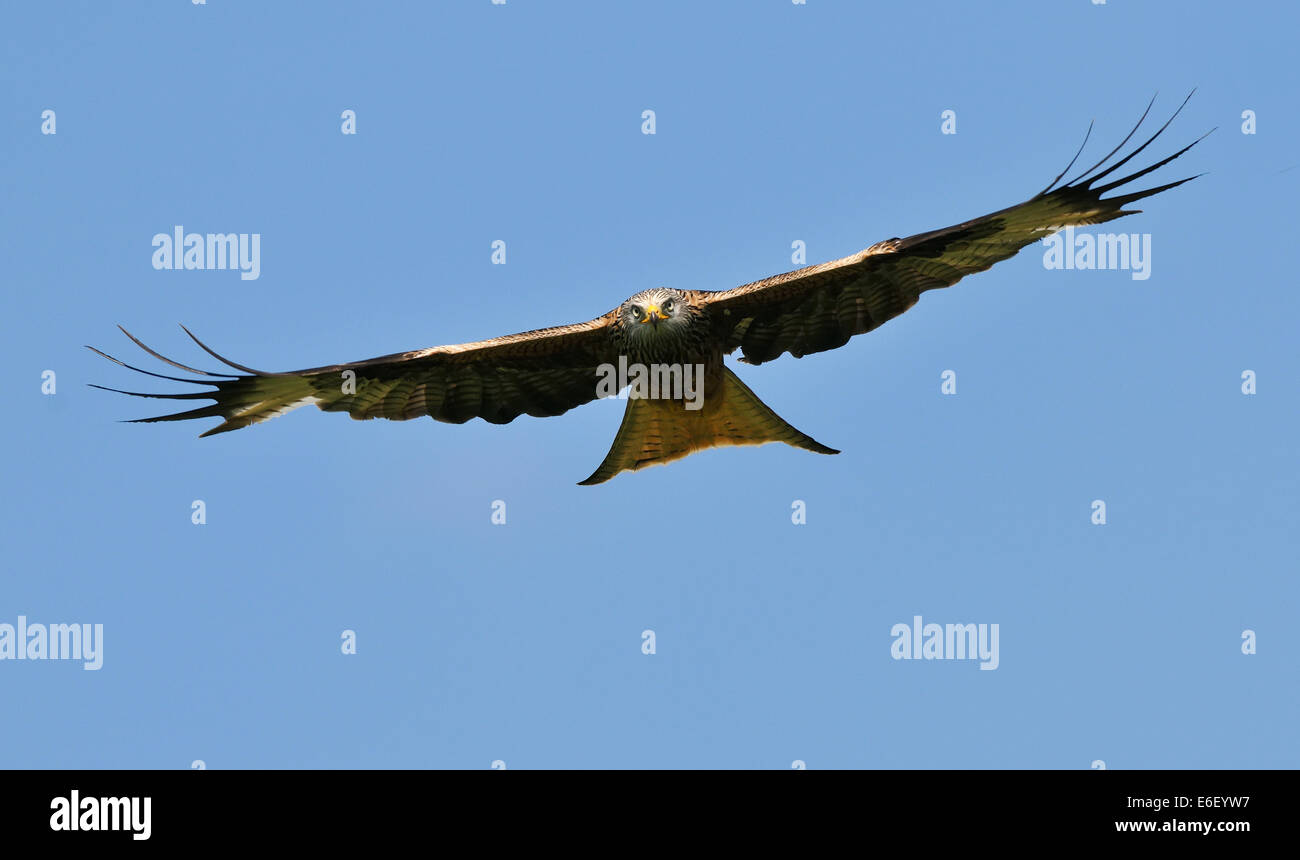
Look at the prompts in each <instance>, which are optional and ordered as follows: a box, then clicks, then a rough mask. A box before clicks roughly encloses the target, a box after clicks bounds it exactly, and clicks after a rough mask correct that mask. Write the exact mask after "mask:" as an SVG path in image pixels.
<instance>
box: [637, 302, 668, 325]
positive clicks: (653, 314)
mask: <svg viewBox="0 0 1300 860" xmlns="http://www.w3.org/2000/svg"><path fill="white" fill-rule="evenodd" d="M661 319H667V317H665V316H664V314H663V311H661V310H659V306H658V305H646V308H645V316H644V317H642V318H641V324H642V325H644V324H646V323H654V324H655V325H659V320H661Z"/></svg>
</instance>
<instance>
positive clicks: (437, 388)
mask: <svg viewBox="0 0 1300 860" xmlns="http://www.w3.org/2000/svg"><path fill="white" fill-rule="evenodd" d="M612 321H613V312H612V311H611V312H610V313H608V314H606V315H604V316H602V317H598V318H596V319H594V320H591V321H589V322H585V323H575V324H573V325H565V326H557V327H555V328H548V329H539V330H537V331H530V332H524V333H522V334H515V335H507V336H505V337H498V338H494V339H492V340H485V341H478V342H476V343H463V344H456V345H453V346H439V347H434V348H432V349H423V350H416V351H414V352H402V353H394V354H393V355H386V356H381V357H379V358H372V359H368V360H366V361H356V362H351V363H348V364H335V365H330V366H328V367H313V368H309V369H306V370H295V371H290V372H287V373H268V372H265V371H259V370H254V369H253V368H251V367H245V366H244V365H241V364H236V363H235V362H233V361H230V360H229V359H226V358H223V357H222V356H220V355H218V354H217V353H216V352H214V351H213V350H211V349H209V348H208V347H207V346H206V345H205V344H204V343H203V342H202V341H200V340H199V339H198V338H196V337H194V335H193V334H191V333H190V331H189V330H188V329H185V333H186V334H188V335H189V336H190V337H191V338H193V339H194V342H195V343H197V344H198V345H199V346H200V347H201V348H202V349H203V350H204V351H206V352H207V353H208V354H209V355H211V356H213V357H214V358H216V359H217V360H218V361H221V362H222V363H224V364H226V365H228V366H229V367H231V368H233V369H235V370H238V371H242V373H240V374H230V373H210V372H208V371H204V370H199V369H197V368H193V367H188V366H186V365H183V364H179V363H177V362H175V361H172V360H171V359H169V358H167V357H165V356H163V355H160V354H159V353H157V352H155V351H154V350H152V349H150V348H149V347H147V346H145V345H144V344H143V343H141V342H140V341H139V340H138V339H136V338H135V336H133V335H132V334H131V333H130V332H127V331H126V329H122V331H123V333H124V334H126V336H127V337H129V338H131V340H133V341H135V343H136V344H137V345H138V346H139V347H140V348H141V349H143V350H145V351H146V352H148V353H149V354H150V355H152V356H154V357H155V358H157V359H159V360H161V361H164V362H166V363H167V364H170V365H172V366H173V367H177V368H180V369H181V370H184V371H187V372H189V373H194V374H198V375H199V376H200V377H202V378H200V379H185V378H181V377H176V376H165V375H163V374H158V373H152V372H150V371H147V370H141V369H140V368H138V367H132V366H131V365H129V364H126V363H125V362H123V361H119V360H118V359H116V358H114V357H113V356H111V355H108V354H107V353H104V352H101V351H100V350H98V349H95V348H94V347H89V348H90V349H92V350H94V351H95V352H97V353H99V354H100V355H102V356H104V357H105V358H107V359H109V360H110V361H113V362H116V363H117V364H120V365H122V366H124V367H127V368H130V369H131V370H135V371H138V372H140V373H146V374H148V375H150V376H155V377H159V378H162V379H171V380H174V381H177V382H190V383H195V384H200V385H206V386H210V387H212V388H213V389H215V390H212V391H188V392H184V393H176V394H150V393H144V392H138V391H121V390H120V389H116V388H105V387H104V386H101V385H97V386H95V387H96V388H105V390H107V391H117V392H118V393H121V394H131V395H134V396H137V397H152V398H159V399H165V400H214V401H216V402H215V403H213V404H211V405H208V406H203V407H200V408H198V409H191V410H188V411H185V412H178V413H173V414H170V415H159V416H156V417H153V418H140V419H136V420H137V422H145V423H149V422H154V421H181V420H185V419H189V418H209V417H221V418H224V419H225V422H224V423H223V424H220V425H218V426H216V427H213V428H212V429H211V430H208V431H207V432H205V433H203V434H201V435H203V436H211V435H212V434H214V433H225V432H227V431H230V430H238V429H239V428H241V427H247V426H248V425H250V424H256V423H258V422H260V421H265V420H267V419H269V418H274V417H275V416H277V415H281V414H283V413H285V412H288V411H289V410H291V409H295V408H297V407H299V406H304V405H306V404H309V403H314V404H316V405H317V406H318V407H320V408H321V409H323V410H325V411H326V412H347V413H348V414H350V415H351V416H352V417H353V418H358V419H366V418H389V419H393V420H396V421H405V420H407V419H410V418H416V417H419V416H422V415H428V416H430V417H432V418H435V419H437V420H438V421H446V422H448V423H452V424H462V423H464V422H466V421H468V420H469V419H471V418H482V419H484V420H486V421H490V422H492V423H494V424H505V423H507V422H510V421H512V420H514V419H515V418H517V417H518V416H519V415H521V414H525V413H526V414H528V415H536V416H551V415H560V414H562V413H564V412H567V411H568V410H570V409H572V408H574V407H575V406H580V405H582V404H584V403H588V402H590V401H592V400H595V399H596V392H597V382H598V373H597V367H598V366H599V365H600V364H601V363H604V362H609V361H614V360H617V359H616V358H615V357H613V356H614V352H615V351H614V347H613V345H612V342H611V340H610V336H609V326H610V325H611V324H612ZM182 328H184V326H182Z"/></svg>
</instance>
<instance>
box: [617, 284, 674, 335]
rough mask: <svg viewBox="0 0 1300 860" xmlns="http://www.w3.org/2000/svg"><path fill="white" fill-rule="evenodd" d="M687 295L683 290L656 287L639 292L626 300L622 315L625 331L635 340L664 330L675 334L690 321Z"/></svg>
mask: <svg viewBox="0 0 1300 860" xmlns="http://www.w3.org/2000/svg"><path fill="white" fill-rule="evenodd" d="M685 311H686V294H685V293H683V292H682V291H680V290H673V289H669V288H667V287H657V288H655V289H653V290H646V291H645V292H642V293H637V294H636V295H635V296H633V297H632V298H630V299H628V300H627V301H625V302H623V305H622V307H620V308H619V315H620V316H621V317H622V320H623V330H624V331H626V332H627V333H628V336H629V337H631V338H634V339H640V338H645V337H651V336H655V335H658V334H662V333H675V332H676V331H677V330H678V329H680V327H681V326H683V325H686V324H687V320H686V316H685Z"/></svg>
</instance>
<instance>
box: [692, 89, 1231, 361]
mask: <svg viewBox="0 0 1300 860" xmlns="http://www.w3.org/2000/svg"><path fill="white" fill-rule="evenodd" d="M1188 98H1189V99H1190V98H1191V95H1188ZM1152 101H1153V102H1154V99H1153V100H1152ZM1183 104H1184V105H1186V104H1187V101H1186V100H1184V101H1183ZM1150 110H1151V106H1150V105H1148V106H1147V110H1146V112H1144V113H1143V114H1142V118H1141V119H1140V120H1138V124H1137V126H1135V127H1134V128H1133V130H1132V131H1130V132H1129V133H1128V136H1127V137H1125V138H1124V140H1123V141H1121V142H1120V144H1119V146H1117V147H1115V149H1113V150H1112V151H1111V152H1110V153H1109V154H1108V155H1107V156H1106V157H1105V158H1103V159H1102V160H1101V161H1099V162H1098V163H1097V164H1095V165H1093V166H1092V167H1091V168H1089V169H1088V170H1085V171H1084V172H1083V173H1082V174H1081V175H1080V176H1078V177H1076V178H1075V179H1073V180H1070V181H1069V182H1067V183H1066V184H1065V185H1062V186H1060V187H1057V183H1058V182H1060V180H1061V178H1062V177H1063V176H1065V174H1066V173H1067V172H1068V171H1069V170H1070V168H1071V167H1073V166H1074V161H1075V160H1077V159H1078V157H1079V154H1081V153H1082V151H1083V147H1080V149H1079V153H1076V154H1075V157H1074V160H1071V162H1070V163H1069V164H1068V165H1066V168H1065V170H1063V171H1061V173H1060V174H1059V175H1058V176H1057V177H1056V179H1055V180H1053V181H1052V183H1051V184H1050V185H1048V186H1047V188H1045V189H1044V190H1043V191H1041V192H1040V193H1038V194H1037V195H1035V196H1034V197H1031V198H1030V199H1029V200H1026V201H1025V202H1024V203H1021V204H1019V205H1017V206H1012V207H1010V208H1007V209H1003V210H1001V211H999V212H994V213H992V214H990V215H985V216H983V217H981V218H976V219H974V220H972V221H967V222H965V223H963V224H958V225H956V226H953V227H948V228H946V229H943V230H934V231H931V232H928V233H919V234H917V235H915V236H910V237H908V238H906V239H889V240H886V241H884V242H879V243H877V244H875V245H872V246H871V247H870V248H868V249H867V250H865V251H862V252H860V253H858V254H853V255H851V256H848V257H845V258H843V259H840V260H835V261H833V262H830V263H822V264H820V265H816V266H809V267H807V268H804V269H799V270H798V271H795V272H789V273H787V274H784V275H776V276H775V277H771V278H767V279H765V280H762V281H757V282H755V283H752V284H746V285H744V286H741V287H736V288H735V289H731V290H725V291H722V292H701V293H698V294H697V295H698V296H700V297H701V301H702V302H703V303H704V304H705V306H706V307H707V309H708V310H709V312H710V314H711V315H712V317H713V319H714V322H715V325H716V326H717V328H716V330H715V331H716V336H717V337H718V338H719V339H720V340H721V341H722V343H723V350H724V351H725V352H727V353H731V352H733V351H735V350H736V349H737V348H739V349H740V351H741V355H742V357H741V359H740V360H741V361H743V362H746V363H748V364H762V363H763V362H766V361H771V360H772V359H774V358H778V357H780V356H781V355H782V354H783V353H787V352H788V353H790V354H791V355H792V356H794V357H795V358H799V357H801V356H804V355H808V354H810V353H815V352H823V351H825V350H829V349H836V348H838V347H841V346H843V345H844V344H845V343H847V342H848V340H849V338H851V337H852V336H853V335H857V334H863V333H865V332H869V331H871V330H872V329H874V328H877V327H878V326H880V325H882V324H883V323H885V322H887V321H889V320H891V319H893V318H894V317H896V316H898V315H899V314H901V313H903V312H904V311H906V310H907V309H908V308H910V307H912V305H914V304H916V302H917V300H918V299H919V298H920V296H921V293H923V292H925V291H926V290H932V289H936V288H938V287H950V286H952V285H953V284H955V283H957V282H958V281H960V280H961V279H962V278H964V277H966V276H967V275H970V274H974V273H976V272H982V271H984V270H986V269H988V268H990V267H991V266H993V264H995V263H998V262H1000V261H1002V260H1005V259H1007V258H1009V257H1012V256H1014V255H1015V254H1016V253H1017V252H1018V251H1020V250H1021V249H1022V248H1024V247H1025V246H1027V245H1030V244H1032V243H1034V242H1036V241H1038V240H1040V239H1043V238H1045V237H1046V236H1049V235H1051V234H1052V233H1055V232H1056V231H1058V230H1061V229H1064V228H1065V227H1067V226H1081V225H1087V224H1101V223H1104V222H1106V221H1110V220H1112V219H1115V218H1120V217H1123V216H1124V215H1131V214H1134V213H1136V212H1139V211H1141V210H1136V209H1124V208H1123V207H1124V206H1126V205H1127V204H1129V203H1132V202H1133V201H1135V200H1141V199H1142V198H1143V197H1149V196H1151V195H1152V194H1158V193H1160V192H1161V191H1166V190H1168V189H1170V188H1174V187H1176V186H1178V185H1182V184H1183V183H1184V182H1189V181H1191V180H1192V179H1195V178H1196V177H1195V176H1191V177H1188V178H1186V179H1181V180H1178V181H1175V182H1170V183H1167V184H1165V185H1160V186H1158V187H1155V188H1148V189H1145V190H1141V191H1135V192H1131V193H1128V194H1121V195H1118V196H1115V197H1110V198H1106V199H1102V195H1103V194H1105V193H1107V192H1109V191H1112V190H1114V189H1117V188H1120V187H1121V186H1123V185H1126V184H1127V183H1129V182H1132V181H1133V180H1135V179H1138V178H1140V177H1142V176H1145V175H1146V174H1148V173H1150V172H1152V171H1153V170H1156V169H1157V168H1159V167H1163V166H1164V165H1166V164H1168V163H1169V162H1171V161H1173V160H1174V159H1175V158H1178V157H1179V156H1180V155H1182V154H1183V153H1185V152H1187V150H1189V149H1191V148H1192V147H1193V146H1195V145H1196V144H1197V143H1199V142H1200V141H1201V140H1203V139H1204V137H1205V135H1202V136H1201V137H1200V138H1198V139H1197V140H1195V141H1193V142H1192V143H1190V144H1188V145H1187V146H1185V147H1183V148H1182V149H1180V150H1179V151H1178V152H1175V153H1174V154H1173V155H1171V156H1169V157H1167V158H1165V159H1163V160H1161V161H1159V162H1156V163H1155V164H1153V165H1151V166H1149V167H1146V168H1144V169H1142V170H1139V171H1137V172H1135V173H1132V174H1129V175H1128V176H1125V177H1123V178H1121V179H1116V180H1114V181H1112V182H1110V183H1107V184H1105V185H1097V182H1099V181H1100V180H1101V179H1103V178H1105V177H1106V176H1108V175H1109V174H1111V173H1112V172H1113V171H1115V170H1117V169H1118V168H1120V167H1122V166H1123V165H1124V164H1126V163H1127V162H1128V161H1129V160H1130V159H1132V158H1133V157H1134V156H1136V155H1137V154H1138V153H1140V152H1142V151H1143V150H1144V149H1146V148H1147V146H1149V145H1150V144H1151V142H1152V141H1154V140H1155V139H1156V138H1157V137H1159V136H1160V134H1161V132H1163V131H1164V130H1165V129H1166V128H1168V127H1169V123H1170V122H1173V119H1174V117H1176V116H1178V113H1179V112H1180V111H1181V110H1182V107H1181V106H1180V107H1179V108H1178V111H1175V112H1174V115H1173V116H1171V117H1170V118H1169V120H1168V121H1167V122H1166V123H1165V124H1164V125H1163V126H1161V127H1160V128H1159V129H1158V130H1157V131H1156V133H1155V134H1153V135H1152V136H1151V137H1150V138H1149V139H1148V140H1147V141H1146V142H1145V143H1143V144H1142V145H1141V146H1139V147H1137V149H1135V150H1134V151H1133V152H1131V153H1129V154H1128V155H1127V156H1125V157H1124V158H1122V159H1120V160H1119V161H1117V162H1115V163H1114V164H1112V165H1110V166H1109V167H1105V168H1104V169H1103V166H1104V165H1105V164H1106V163H1107V162H1108V161H1109V160H1110V159H1111V158H1112V157H1113V156H1114V155H1115V154H1116V153H1117V152H1119V150H1120V149H1121V148H1122V147H1123V146H1124V144H1125V143H1127V142H1128V141H1129V139H1130V138H1132V136H1133V135H1134V134H1135V133H1136V132H1137V130H1138V128H1139V127H1141V125H1142V121H1143V120H1145V119H1146V117H1147V114H1148V113H1150ZM1212 130H1213V129H1211V131H1212ZM1089 132H1091V127H1089ZM1207 134H1208V132H1207ZM1084 143H1085V144H1086V143H1087V138H1086V137H1085V138H1084Z"/></svg>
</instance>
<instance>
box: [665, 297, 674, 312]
mask: <svg viewBox="0 0 1300 860" xmlns="http://www.w3.org/2000/svg"><path fill="white" fill-rule="evenodd" d="M663 311H664V313H666V314H670V313H672V312H673V300H672V299H669V300H668V301H666V302H664V303H663Z"/></svg>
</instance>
